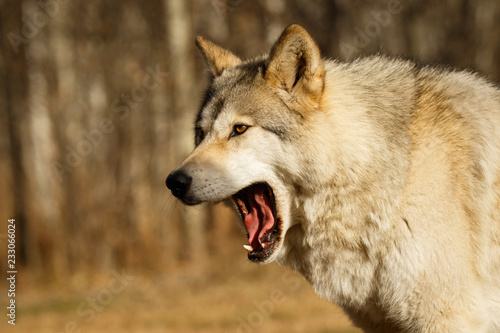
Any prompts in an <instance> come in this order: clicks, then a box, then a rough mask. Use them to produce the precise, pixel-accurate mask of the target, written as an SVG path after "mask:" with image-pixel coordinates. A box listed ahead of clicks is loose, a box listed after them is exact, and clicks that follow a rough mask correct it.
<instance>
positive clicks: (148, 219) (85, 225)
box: [0, 0, 500, 332]
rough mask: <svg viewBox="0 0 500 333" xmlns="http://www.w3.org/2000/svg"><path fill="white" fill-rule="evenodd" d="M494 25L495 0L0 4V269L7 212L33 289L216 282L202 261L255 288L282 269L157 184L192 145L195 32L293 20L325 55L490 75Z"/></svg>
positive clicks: (221, 211)
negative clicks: (254, 259) (389, 58)
mask: <svg viewBox="0 0 500 333" xmlns="http://www.w3.org/2000/svg"><path fill="white" fill-rule="evenodd" d="M499 22H500V1H498V0H476V1H471V0H353V1H350V0H289V1H284V0H255V1H253V0H192V1H182V0H142V1H132V0H122V1H114V0H107V1H97V0H40V1H38V0H0V35H1V42H2V45H1V52H0V75H1V80H0V184H1V186H0V217H1V220H0V244H1V246H0V248H1V249H2V251H0V256H1V258H2V259H1V260H0V269H1V270H2V271H3V272H5V271H6V257H7V254H6V253H7V252H6V248H7V247H6V244H7V243H6V240H7V237H6V236H7V220H8V219H9V218H15V219H16V223H17V229H16V236H17V238H16V240H17V264H18V265H20V267H22V271H23V273H22V277H21V276H20V279H22V280H21V283H24V285H25V286H26V288H24V290H30V288H32V289H33V290H38V294H36V295H40V294H41V295H43V291H42V290H44V289H45V288H46V287H45V286H49V287H47V290H49V291H50V290H52V291H51V292H52V294H53V295H55V294H56V293H55V292H54V291H53V289H51V287H50V286H51V285H52V286H53V285H57V286H59V288H60V287H61V286H68V288H71V287H69V286H71V285H77V286H78V288H80V290H81V289H85V288H88V286H89V285H91V284H92V283H93V282H92V281H93V279H94V277H95V276H98V275H104V276H108V277H109V276H112V275H110V274H112V272H117V271H121V270H122V269H126V270H127V271H128V272H134V274H137V275H147V276H162V277H168V276H173V275H174V274H178V273H179V272H186V271H192V272H194V273H192V274H193V275H205V276H210V274H215V276H218V278H219V279H221V280H222V281H224V279H225V278H226V277H225V276H226V275H225V274H222V275H221V276H219V275H217V274H218V273H216V271H217V270H222V269H224V268H223V267H226V266H227V267H226V268H225V269H226V271H224V272H225V273H227V274H233V275H234V274H236V275H237V274H240V273H238V271H237V270H240V271H241V270H243V271H244V272H249V271H248V270H251V272H252V273H251V274H264V275H262V276H261V275H259V276H261V277H262V281H263V282H262V283H267V282H266V279H267V278H266V274H270V276H275V275H276V274H278V275H279V274H282V271H280V273H276V272H274V271H270V269H264V268H262V267H257V268H258V269H260V270H262V272H263V273H256V272H257V270H253V269H254V268H253V266H252V268H248V267H247V266H243V268H241V267H240V265H241V264H240V263H241V262H244V261H245V260H246V259H245V257H246V255H245V251H244V250H243V249H242V248H241V245H242V244H244V242H245V237H244V233H243V232H242V231H241V230H240V229H239V227H238V224H237V223H235V216H234V214H232V213H231V212H230V211H228V210H227V209H226V208H224V207H221V206H220V205H218V206H203V207H195V208H186V207H184V206H182V205H181V204H180V203H178V202H177V201H176V200H175V199H174V198H172V197H171V195H170V193H169V191H168V190H167V189H166V187H165V184H164V181H165V178H166V176H167V175H168V173H169V172H170V170H171V169H172V168H174V167H175V166H176V165H177V164H178V163H179V162H180V161H181V160H182V159H183V157H185V156H186V155H187V154H188V153H189V151H190V150H191V149H192V147H193V134H192V128H191V127H192V123H193V120H194V117H195V115H196V112H197V109H198V107H199V105H200V102H201V98H202V92H203V89H204V88H205V87H206V84H207V75H206V71H205V64H204V63H203V59H202V57H201V56H200V54H199V53H198V51H197V50H196V47H195V44H194V39H195V37H196V36H197V35H204V36H206V37H208V38H209V39H211V40H213V41H215V42H216V43H218V44H219V45H222V46H224V47H226V48H228V49H230V50H232V51H233V52H234V53H235V54H237V55H239V56H242V57H247V56H252V55H256V54H259V53H261V52H265V51H267V50H268V49H269V48H270V46H271V45H272V44H273V42H274V41H275V39H276V38H277V37H278V36H279V34H280V33H281V32H282V30H283V29H284V28H285V27H286V26H288V25H289V24H291V23H298V24H301V25H303V26H304V27H305V28H306V29H307V30H308V31H309V32H310V34H311V35H312V36H313V37H314V38H315V40H316V41H317V43H318V45H319V46H320V49H321V50H322V52H323V54H324V56H326V57H330V58H340V59H352V58H355V57H358V56H361V55H365V54H371V53H375V52H382V53H388V54H393V55H400V56H404V57H410V58H414V59H416V60H418V61H420V62H422V63H424V64H444V65H450V66H455V67H458V68H470V69H473V70H476V71H478V72H480V73H482V74H484V75H485V76H487V77H489V78H490V79H491V80H493V81H496V82H498V81H500V24H499ZM235 263H238V264H235ZM233 265H235V266H234V267H233ZM245 265H246V263H245ZM249 265H250V264H249ZM271 270H272V269H271ZM273 274H274V275H273ZM180 276H182V277H184V276H186V275H180ZM23 281H24V282H23ZM179 281H180V282H178V283H179V284H178V285H177V286H178V287H179V288H181V289H182V288H184V286H185V285H183V284H182V283H183V281H184V278H180V279H179ZM259 281H261V280H259ZM252 282H254V281H250V282H249V283H252ZM301 283H302V282H301ZM1 288H5V286H0V291H2V295H4V293H3V289H1ZM304 288H305V287H304ZM222 290H223V289H221V292H223V291H222ZM233 291H234V290H233ZM197 292H199V291H197ZM225 292H226V293H227V292H228V291H227V290H226V291H225ZM229 292H232V291H229ZM186 293H187V294H190V292H189V290H188V287H186V289H185V293H181V292H179V293H178V295H177V296H176V297H180V298H182V297H183V295H186ZM26 295H32V296H33V299H35V298H36V295H35V294H30V293H29V292H28V291H26ZM212 296H213V297H216V296H214V295H212ZM212 296H210V297H212ZM79 297H80V298H79ZM85 297H86V294H85V293H84V294H83V295H80V296H75V297H74V299H75V300H79V299H81V298H83V299H85ZM289 297H290V298H291V295H289ZM307 297H309V296H307ZM311 297H312V296H311ZM4 299H5V298H4V296H1V297H0V303H1V304H4ZM40 299H44V297H42V296H40ZM308 299H309V298H308ZM311 299H312V298H311ZM192 301H193V302H195V301H196V299H193V300H192ZM229 301H230V300H229ZM40 302H41V303H39V306H40V307H42V308H43V307H44V306H45V305H44V303H43V301H40ZM207 302H208V301H207ZM311 302H313V301H311ZM26 303H28V304H29V300H28V299H27V300H26V302H25V304H26ZM248 303H250V301H249V302H248ZM308 304H309V303H308ZM76 305H78V303H76ZM76 305H68V306H67V307H69V308H70V309H74V308H75V307H76ZM329 306H330V305H329V304H326V305H325V308H328V307H329ZM2 307H3V305H2ZM292 308H293V306H292ZM311 308H313V309H315V307H314V306H312V305H311ZM37 311H38V310H37ZM72 311H73V312H74V310H72ZM302 311H303V310H302ZM125 312H126V311H125ZM26 313H27V317H29V316H28V313H29V311H28V310H26ZM33 313H39V312H36V311H35V310H33ZM325 316H326V315H325ZM292 317H293V315H292ZM326 317H327V316H326ZM244 318H246V317H244ZM343 320H344V322H346V323H347V324H345V325H348V322H347V320H346V319H345V318H344V319H343ZM63 321H64V320H63ZM226 321H228V322H227V323H226V326H225V327H226V328H227V330H228V331H229V330H231V329H232V330H233V331H234V329H235V328H236V327H240V331H242V329H241V327H242V326H241V323H238V321H237V320H233V321H231V319H227V318H226ZM284 321H286V320H284ZM48 325H49V326H50V325H55V326H54V327H57V325H56V324H54V323H52V324H48ZM161 325H163V326H162V327H163V328H166V327H168V325H169V324H168V323H166V322H164V323H162V324H161ZM179 325H180V324H179ZM238 325H240V326H238ZM202 326H203V325H202ZM330 326H331V325H330ZM0 327H2V326H0ZM228 327H229V328H228ZM252 327H253V326H252ZM282 327H283V326H282ZM296 327H300V325H299V326H296ZM325 327H329V326H328V323H326V324H325ZM346 327H347V326H346ZM245 329H246V328H245ZM56 330H57V329H54V331H56ZM200 330H203V329H202V328H200ZM261 330H262V329H261ZM319 330H320V329H319V328H318V331H319ZM59 331H64V325H63V327H62V328H60V329H59V330H58V332H59ZM90 331H95V332H97V331H98V330H97V329H91V330H90ZM104 331H106V330H104ZM111 331H112V329H111ZM122 331H126V330H125V329H122ZM148 331H152V330H148ZM164 331H165V330H164ZM174 331H175V330H174ZM179 331H186V332H187V331H189V330H188V329H186V328H185V327H184V329H181V330H179ZM195 331H196V330H195ZM215 331H216V330H215ZM243 331H244V330H243ZM247 331H249V330H247ZM264 331H273V329H271V328H268V330H266V329H264ZM275 331H276V332H280V329H279V328H278V329H276V330H275ZM283 331H284V330H283ZM288 331H292V330H291V328H290V329H289V330H288ZM299 331H301V330H299ZM302 331H308V330H302ZM310 331H314V329H313V328H311V330H310ZM326 331H327V330H326ZM326 331H325V332H326ZM328 332H333V331H328Z"/></svg>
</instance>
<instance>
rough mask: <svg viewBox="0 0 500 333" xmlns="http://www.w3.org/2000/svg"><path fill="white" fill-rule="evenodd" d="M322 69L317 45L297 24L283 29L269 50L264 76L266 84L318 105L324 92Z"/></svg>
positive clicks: (315, 106) (308, 103)
mask: <svg viewBox="0 0 500 333" xmlns="http://www.w3.org/2000/svg"><path fill="white" fill-rule="evenodd" d="M324 75H325V70H324V67H323V60H322V59H321V54H320V51H319V48H318V46H317V45H316V43H315V42H314V40H313V39H312V37H311V36H310V35H309V34H308V33H307V31H306V30H305V29H304V28H302V27H301V26H299V25H297V24H293V25H291V26H289V27H288V28H286V29H285V31H283V33H282V34H281V36H280V38H279V39H278V41H277V42H276V44H274V46H273V47H272V49H271V53H270V54H269V60H268V62H267V66H266V74H265V77H266V79H267V81H268V82H269V84H271V85H272V86H275V87H277V88H280V89H284V90H286V91H288V92H289V93H291V94H293V95H295V96H296V97H297V98H298V99H299V101H301V102H302V104H303V103H306V105H307V106H308V107H312V108H317V107H318V106H319V103H320V100H321V95H322V93H323V86H324Z"/></svg>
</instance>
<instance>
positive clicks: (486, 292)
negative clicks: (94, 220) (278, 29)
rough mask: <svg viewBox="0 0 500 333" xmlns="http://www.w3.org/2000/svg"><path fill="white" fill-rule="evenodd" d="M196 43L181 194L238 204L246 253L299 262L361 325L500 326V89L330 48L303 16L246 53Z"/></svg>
mask: <svg viewBox="0 0 500 333" xmlns="http://www.w3.org/2000/svg"><path fill="white" fill-rule="evenodd" d="M196 42H197V45H198V47H199V49H200V50H201V52H202V54H203V55H204V58H205V60H206V62H207V63H208V67H209V72H210V84H209V87H208V90H207V92H206V94H205V98H204V100H203V103H202V105H201V109H200V111H199V114H198V116H197V118H196V122H195V125H194V132H195V146H196V148H195V149H194V151H193V152H192V153H191V154H190V155H188V156H187V157H186V159H185V160H184V161H183V162H181V163H180V165H179V166H178V167H177V168H176V169H175V170H173V171H172V172H171V173H170V175H169V176H168V177H167V180H166V183H167V186H168V188H170V189H171V191H172V193H173V195H174V196H176V197H177V198H179V199H180V200H181V201H182V202H183V203H185V204H187V205H196V204H199V203H201V202H221V201H224V202H228V203H229V204H231V205H232V206H233V207H234V208H235V209H236V211H237V212H239V215H240V216H241V219H242V224H243V225H244V227H245V229H246V232H247V236H248V244H246V245H244V247H245V248H246V249H247V251H248V258H249V259H250V260H252V261H255V262H259V263H269V262H272V261H277V262H278V263H280V264H283V265H287V266H290V267H292V268H293V269H294V270H296V271H297V272H299V273H300V274H302V275H303V276H304V277H305V278H306V279H307V280H308V281H309V282H310V283H311V285H312V286H313V288H314V290H315V291H316V292H317V294H319V295H320V296H321V297H323V298H326V299H328V300H330V301H331V302H334V303H336V304H338V305H339V306H341V307H342V308H343V309H344V311H345V312H346V313H347V314H348V316H349V317H350V318H351V320H352V321H353V323H354V324H355V325H357V326H359V327H360V328H362V329H363V330H364V331H365V332H453V333H457V332H500V89H499V88H498V87H496V86H495V85H494V84H493V83H490V82H488V81H487V80H486V79H483V78H481V77H480V76H479V75H477V74H474V73H471V72H467V71H458V70H450V69H445V68H436V67H429V66H419V65H417V64H416V63H414V62H412V61H409V60H402V59H396V58H392V57H388V56H381V55H375V56H371V57H367V58H361V59H356V60H353V61H348V62H340V61H336V60H327V59H324V58H322V57H321V55H320V51H319V48H318V46H317V44H316V43H315V42H314V40H313V39H312V37H311V36H310V35H309V34H308V33H307V31H306V30H305V29H304V28H302V27H300V26H298V25H291V26H289V27H288V28H287V29H285V31H284V32H283V33H282V35H281V36H280V37H279V39H278V40H277V42H276V43H275V44H274V46H273V47H272V48H271V50H270V52H269V53H268V54H265V55H262V56H258V57H256V58H252V59H249V60H241V59H240V58H239V57H237V56H236V55H234V54H233V53H231V52H230V51H228V50H226V49H223V48H221V47H219V46H217V45H215V44H213V43H212V42H210V41H208V40H207V39H204V38H203V37H198V38H197V40H196Z"/></svg>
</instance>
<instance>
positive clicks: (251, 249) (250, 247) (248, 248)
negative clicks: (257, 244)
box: [243, 245, 253, 252]
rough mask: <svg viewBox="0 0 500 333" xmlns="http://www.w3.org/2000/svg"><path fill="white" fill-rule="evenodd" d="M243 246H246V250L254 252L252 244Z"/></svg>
mask: <svg viewBox="0 0 500 333" xmlns="http://www.w3.org/2000/svg"><path fill="white" fill-rule="evenodd" d="M243 247H244V248H245V250H247V251H250V252H252V251H253V247H252V246H250V245H243Z"/></svg>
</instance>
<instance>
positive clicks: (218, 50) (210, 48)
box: [196, 36, 241, 76]
mask: <svg viewBox="0 0 500 333" xmlns="http://www.w3.org/2000/svg"><path fill="white" fill-rule="evenodd" d="M196 45H197V46H198V48H199V49H200V51H201V53H203V56H204V57H205V60H206V61H207V64H208V66H209V67H210V71H211V72H212V75H213V76H219V75H220V74H221V73H222V71H223V70H224V69H225V68H228V67H233V66H236V65H238V64H239V63H241V59H240V58H238V57H237V56H235V55H234V54H232V53H231V52H229V51H228V50H226V49H223V48H222V47H220V46H217V45H215V44H214V43H212V42H211V41H209V40H208V39H205V38H203V37H201V36H198V37H197V38H196Z"/></svg>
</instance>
